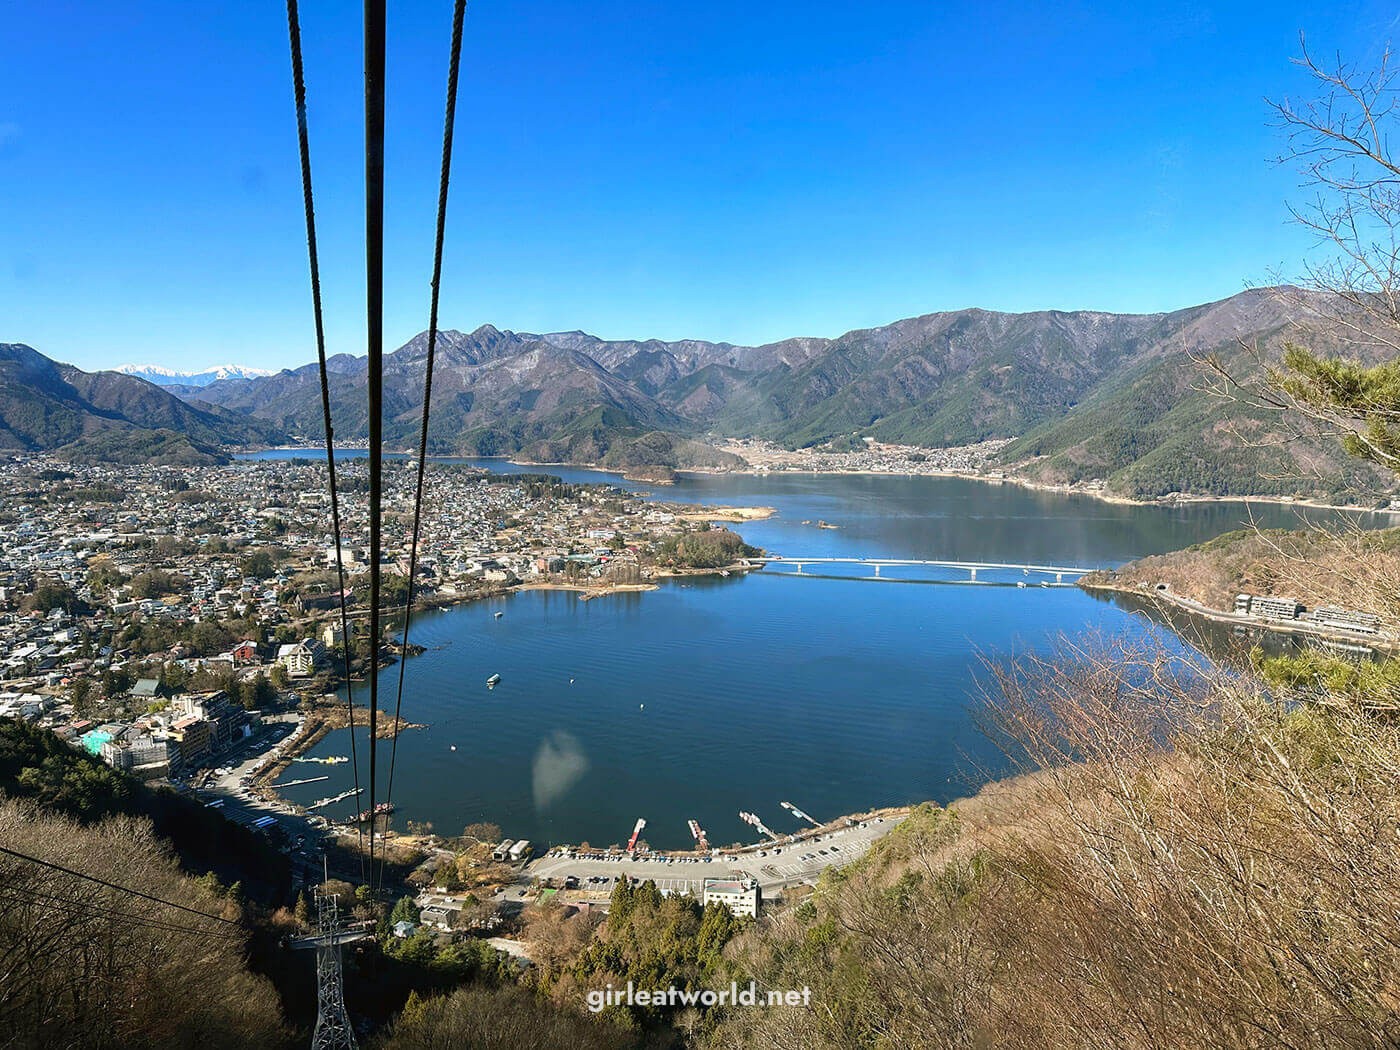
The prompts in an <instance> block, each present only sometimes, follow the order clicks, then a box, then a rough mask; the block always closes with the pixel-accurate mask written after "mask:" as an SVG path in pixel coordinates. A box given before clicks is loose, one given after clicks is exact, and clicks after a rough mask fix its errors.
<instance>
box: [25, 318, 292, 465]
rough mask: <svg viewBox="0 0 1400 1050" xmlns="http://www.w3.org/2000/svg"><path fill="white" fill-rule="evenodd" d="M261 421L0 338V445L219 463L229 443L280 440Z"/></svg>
mask: <svg viewBox="0 0 1400 1050" xmlns="http://www.w3.org/2000/svg"><path fill="white" fill-rule="evenodd" d="M285 438H286V435H285V434H284V433H283V432H281V431H279V430H278V429H277V428H276V427H274V426H271V425H269V424H267V423H265V422H263V421H261V420H258V419H255V418H252V417H250V416H245V415H241V414H236V413H232V412H229V411H227V410H225V409H222V408H217V407H215V406H213V405H207V404H206V405H196V404H192V403H189V402H186V401H182V400H181V399H180V398H178V397H176V396H174V395H173V394H171V393H168V392H167V391H165V390H162V389H161V388H160V387H158V386H156V385H154V384H152V383H148V382H146V381H145V380H144V379H137V378H135V377H133V376H128V375H122V374H121V373H119V372H84V371H83V370H82V369H79V368H74V367H73V366H72V365H65V364H59V363H58V362H56V361H51V360H50V359H49V358H47V357H45V356H44V355H43V354H41V353H39V352H38V351H37V350H35V349H34V348H33V347H29V346H25V345H24V344H23V343H0V448H6V449H14V450H18V451H26V452H33V451H56V452H59V453H61V454H62V455H64V456H66V457H68V458H71V459H75V460H87V461H100V462H111V463H178V464H209V463H220V462H223V461H225V460H227V458H228V454H227V450H228V448H229V447H230V446H233V445H247V444H262V443H267V442H278V441H282V440H285Z"/></svg>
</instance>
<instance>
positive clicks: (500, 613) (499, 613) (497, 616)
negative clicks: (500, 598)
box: [494, 612, 505, 620]
mask: <svg viewBox="0 0 1400 1050" xmlns="http://www.w3.org/2000/svg"><path fill="white" fill-rule="evenodd" d="M494 615H495V617H496V619H498V620H499V619H500V618H501V617H502V616H504V615H505V613H503V612H498V613H495V614H494Z"/></svg>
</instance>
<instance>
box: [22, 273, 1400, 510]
mask: <svg viewBox="0 0 1400 1050" xmlns="http://www.w3.org/2000/svg"><path fill="white" fill-rule="evenodd" d="M1300 304H1301V305H1300ZM1320 317H1321V315H1320V314H1319V313H1318V312H1317V311H1316V310H1315V309H1313V307H1312V306H1311V305H1309V301H1308V300H1307V299H1306V298H1300V297H1299V296H1298V295H1296V294H1290V295H1288V296H1283V295H1280V294H1278V290H1276V289H1257V290H1251V291H1246V292H1242V293H1240V294H1238V295H1235V296H1232V297H1231V298H1229V299H1225V300H1221V301H1219V302H1214V303H1207V304H1203V305H1200V306H1193V307H1189V308H1186V309H1183V310H1177V311H1173V312H1169V313H1156V314H1111V313H1102V312H1095V311H1055V310H1047V311H1037V312H1033V313H1019V314H1013V313H999V312H995V311H989V310H980V309H968V310H956V311H945V312H940V313H933V314H926V315H924V316H921V317H914V318H909V319H906V320H902V321H896V322H894V323H893V324H889V325H884V326H882V327H878V328H870V329H861V330H857V331H852V332H848V333H846V334H845V335H842V336H839V337H837V338H834V339H825V338H795V339H787V340H783V341H781V342H776V343H768V344H764V345H761V346H739V345H735V344H730V343H714V342H707V341H702V340H681V341H675V342H665V341H661V340H655V339H652V340H642V341H637V340H606V339H601V338H598V337H596V336H592V335H588V334H586V333H584V332H579V331H574V332H552V333H546V334H532V333H527V332H512V331H504V330H500V329H497V328H495V327H493V326H491V325H484V326H482V327H480V328H477V329H476V330H475V331H472V332H460V331H453V330H447V331H443V332H441V333H440V334H439V342H438V351H437V359H436V371H435V374H434V383H433V404H432V419H431V429H430V434H429V438H430V448H431V451H433V452H435V453H440V454H446V453H451V454H463V455H473V454H475V455H512V456H515V457H518V458H522V459H529V460H533V461H536V462H572V463H586V464H596V465H601V466H605V467H610V468H614V469H619V470H626V471H633V472H637V471H661V472H665V471H668V470H671V469H676V468H717V469H724V468H729V467H739V466H742V465H743V464H742V461H740V460H739V459H738V458H737V457H735V456H733V455H731V454H730V453H728V452H724V451H721V450H720V449H719V448H717V447H716V442H717V440H718V439H723V438H731V437H745V438H761V439H766V440H770V441H774V442H777V443H780V444H783V445H786V446H788V447H809V446H826V445H831V446H832V447H838V448H844V447H851V446H852V445H853V444H854V443H856V442H858V441H859V440H860V439H861V438H864V437H871V438H874V439H876V440H878V441H883V442H890V443H898V444H908V445H919V446H928V447H945V446H954V445H964V444H970V443H973V442H978V441H982V440H985V439H988V438H1011V439H1014V440H1013V441H1012V442H1011V443H1010V444H1009V445H1008V446H1007V447H1006V448H1005V449H1003V450H1002V452H1001V453H1000V457H1001V460H1002V462H1003V464H1004V465H1005V466H1006V467H1007V469H1008V470H1010V471H1012V472H1013V473H1015V474H1018V475H1020V476H1024V477H1027V478H1029V479H1032V480H1036V481H1040V482H1045V483H1055V484H1074V483H1085V482H1102V483H1103V484H1104V485H1105V486H1106V487H1107V488H1108V490H1109V491H1111V492H1116V493H1119V494H1122V495H1125V496H1129V497H1138V498H1151V497H1159V496H1163V495H1166V494H1168V493H1171V492H1187V493H1199V494H1213V495H1307V496H1327V497H1330V498H1333V499H1336V498H1344V497H1347V496H1364V497H1366V498H1370V497H1373V496H1374V495H1375V494H1376V493H1378V492H1380V491H1382V490H1383V489H1385V488H1386V485H1387V480H1388V479H1386V478H1384V477H1383V476H1382V475H1380V474H1379V473H1378V472H1376V471H1374V470H1372V469H1371V468H1369V467H1367V466H1366V465H1364V464H1358V463H1355V462H1352V461H1349V460H1347V459H1346V457H1345V456H1343V455H1342V454H1341V453H1340V451H1338V450H1336V449H1334V448H1332V447H1331V446H1330V445H1328V444H1326V443H1316V442H1314V443H1292V444H1287V445H1283V444H1279V443H1277V442H1273V441H1270V440H1267V439H1265V438H1263V435H1265V434H1266V433H1267V432H1268V430H1269V429H1270V427H1271V425H1272V424H1271V421H1270V420H1269V419H1268V418H1267V416H1265V415H1264V414H1263V413H1260V412H1257V411H1251V410H1248V409H1246V408H1244V407H1242V406H1241V405H1240V404H1238V403H1231V402H1225V401H1222V400H1220V399H1219V398H1217V397H1216V396H1214V395H1212V394H1210V393H1208V392H1206V391H1205V390H1203V389H1202V385H1203V384H1202V374H1201V372H1200V369H1199V368H1198V367H1197V366H1196V364H1195V359H1198V358H1199V357H1200V356H1201V355H1204V354H1214V355H1217V356H1218V357H1219V358H1221V359H1222V360H1223V361H1225V362H1226V363H1228V364H1229V365H1230V366H1231V367H1233V368H1235V369H1237V370H1238V371H1240V372H1242V373H1246V374H1250V373H1252V374H1256V375H1257V374H1258V362H1257V360H1256V359H1255V357H1254V355H1253V354H1252V353H1251V352H1250V351H1249V350H1247V349H1246V348H1247V347H1256V348H1258V349H1260V350H1262V351H1263V352H1264V353H1265V354H1266V355H1267V354H1270V353H1276V352H1277V351H1278V350H1279V349H1281V347H1282V345H1283V344H1284V343H1285V342H1287V341H1288V340H1290V339H1292V340H1298V339H1300V338H1306V339H1307V341H1308V343H1309V345H1311V346H1313V347H1314V348H1315V349H1318V350H1320V351H1324V352H1340V351H1341V350H1342V349H1343V348H1342V347H1341V345H1340V342H1339V340H1338V339H1337V338H1336V337H1335V336H1329V335H1327V334H1325V333H1326V332H1327V331H1328V330H1327V328H1326V326H1325V325H1321V324H1313V325H1312V327H1313V328H1315V329H1316V330H1317V331H1319V332H1323V333H1324V334H1323V335H1317V334H1313V335H1310V336H1307V337H1304V336H1302V335H1301V334H1300V328H1299V324H1300V323H1302V324H1307V323H1308V322H1317V321H1319V320H1320ZM426 345H427V337H426V333H424V334H420V335H418V336H416V337H414V338H413V339H411V340H410V341H409V342H408V343H406V344H405V345H404V346H402V347H400V348H399V349H398V350H396V351H395V352H393V353H392V354H388V355H386V358H385V366H384V369H385V372H384V404H385V438H386V441H387V442H389V443H390V444H391V445H392V446H396V447H400V448H408V447H412V446H413V445H414V444H416V439H417V429H418V426H419V411H420V401H421V396H422V394H421V390H422V381H423V366H424V358H425V355H426ZM366 371H367V366H366V360H365V359H364V358H362V357H352V356H349V355H344V354H342V355H337V356H335V357H332V358H331V359H330V360H329V361H328V374H329V382H330V388H331V396H332V402H333V406H334V412H335V420H336V433H337V440H340V441H353V440H358V439H363V438H364V437H365V436H366V434H367V410H366V408H365V405H364V397H365V380H366ZM123 378H127V377H123ZM130 381H133V382H135V381H136V380H130ZM162 392H163V393H166V394H170V395H176V396H178V397H179V398H181V399H183V400H184V401H185V402H186V403H187V405H188V406H189V407H190V409H191V410H192V411H194V412H196V413H201V414H203V415H201V416H200V417H199V418H200V419H202V420H205V419H207V420H211V421H217V423H218V425H219V426H224V427H227V426H231V425H232V424H233V423H234V422H236V421H242V422H243V423H244V424H246V425H247V427H249V428H250V432H251V430H256V429H258V428H262V429H263V432H267V433H277V434H283V435H287V436H290V437H291V438H293V439H296V440H304V441H307V442H317V441H319V440H320V435H321V408H320V379H319V370H318V368H317V367H316V366H315V365H314V364H308V365H303V366H301V367H299V368H294V369H284V370H283V371H280V372H277V373H275V374H272V375H263V376H229V377H226V378H221V379H216V380H214V381H212V382H209V383H207V384H205V385H196V384H194V383H188V382H186V383H182V384H171V385H168V386H166V387H165V388H164V390H163V391H162ZM0 418H3V416H0ZM211 425H212V423H206V424H205V427H206V429H205V430H204V431H203V433H204V434H205V435H206V436H205V437H204V438H202V440H207V435H208V433H209V430H208V427H209V426H211ZM238 440H239V442H240V443H242V442H243V441H246V440H247V437H246V435H245V436H244V437H242V438H239V439H238Z"/></svg>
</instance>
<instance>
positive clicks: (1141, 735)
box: [709, 646, 1400, 1050]
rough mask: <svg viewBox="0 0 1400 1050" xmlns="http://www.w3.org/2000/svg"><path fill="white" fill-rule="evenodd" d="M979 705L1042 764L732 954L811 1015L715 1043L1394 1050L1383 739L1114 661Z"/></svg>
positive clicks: (1392, 900)
mask: <svg viewBox="0 0 1400 1050" xmlns="http://www.w3.org/2000/svg"><path fill="white" fill-rule="evenodd" d="M991 692H992V694H993V695H994V698H995V699H994V706H992V708H991V709H990V717H991V720H992V722H993V723H994V729H995V731H997V732H998V733H1000V734H1004V739H1005V740H1006V741H1007V743H1008V746H1009V748H1010V750H1012V751H1013V753H1015V754H1017V755H1019V756H1020V757H1021V759H1022V760H1023V761H1024V762H1025V763H1026V764H1027V765H1028V767H1033V768H1035V769H1036V770H1037V772H1035V774H1034V775H1031V776H1027V777H1025V778H1022V779H1020V780H1018V781H1013V782H1011V783H1009V784H1004V785H999V786H997V787H996V789H995V790H996V794H995V795H992V796H983V797H981V798H979V799H975V800H972V801H971V802H969V803H960V804H955V805H953V806H952V807H950V808H949V809H948V810H940V809H937V808H936V807H932V806H928V807H921V809H920V810H918V811H916V813H915V814H914V815H913V816H912V817H911V818H910V819H909V820H908V821H907V822H906V823H905V825H903V826H901V827H900V828H898V829H896V831H895V832H894V833H892V834H891V835H890V836H889V837H888V839H887V840H886V841H885V843H883V844H882V845H881V846H880V847H878V848H877V849H876V850H875V851H874V852H873V853H872V854H871V855H870V856H869V857H868V858H867V859H866V860H865V861H864V862H862V863H860V864H858V865H855V866H853V867H852V868H851V869H848V870H847V872H846V873H845V874H843V875H841V876H838V877H837V878H835V879H832V880H830V881H828V882H825V883H824V884H823V885H822V887H821V888H820V890H819V892H818V893H817V894H816V895H815V897H814V899H813V900H812V901H811V902H809V903H806V904H804V905H800V906H798V907H797V908H795V909H793V910H792V911H791V912H789V913H787V914H785V915H783V916H781V917H779V918H778V919H776V920H775V921H774V922H773V923H772V925H771V926H770V927H769V928H768V929H766V930H764V931H761V932H760V933H756V934H754V935H750V936H749V937H748V938H747V939H746V941H745V942H743V943H742V944H741V946H740V949H739V951H738V953H737V959H738V961H739V963H740V964H741V965H742V966H743V967H744V968H746V969H747V970H748V971H749V972H751V973H752V974H753V975H754V977H755V978H756V979H757V980H758V981H759V982H760V983H761V984H764V985H766V986H767V987H772V988H787V987H793V986H797V987H801V986H802V985H804V984H805V985H809V986H810V987H811V988H812V1002H813V1005H812V1007H811V1008H810V1009H792V1010H789V1009H782V1010H778V1009H769V1010H746V1011H735V1012H732V1013H731V1014H730V1015H729V1016H728V1017H727V1018H726V1019H725V1020H724V1022H723V1023H722V1024H721V1026H720V1027H719V1028H718V1030H717V1031H715V1032H713V1033H712V1035H711V1038H710V1043H709V1045H710V1046H712V1047H715V1048H719V1047H726V1048H729V1047H754V1048H764V1050H796V1048H799V1047H828V1046H840V1047H853V1048H854V1047H872V1048H873V1047H880V1048H909V1050H915V1048H924V1047H959V1048H964V1047H965V1048H972V1047H1013V1048H1018V1047H1024V1048H1027V1050H1030V1048H1036V1050H1040V1048H1046V1047H1105V1048H1106V1047H1115V1048H1139V1047H1141V1048H1149V1047H1151V1048H1168V1047H1170V1048H1177V1047H1202V1048H1212V1047H1219V1048H1226V1047H1228V1048H1242V1047H1251V1048H1253V1047H1258V1048H1261V1050H1262V1048H1265V1047H1268V1048H1274V1047H1298V1048H1302V1047H1396V1046H1400V976H1398V974H1400V969H1397V966H1400V914H1397V901H1400V850H1397V829H1398V828H1400V726H1397V725H1396V724H1395V723H1394V721H1393V720H1387V719H1382V718H1376V717H1373V716H1369V715H1366V714H1360V713H1351V712H1345V711H1338V710H1323V709H1319V708H1300V709H1297V710H1292V711H1290V710H1288V709H1286V708H1284V707H1282V706H1280V705H1278V704H1277V703H1275V702H1273V700H1272V699H1270V698H1267V697H1264V696H1262V695H1261V694H1260V693H1259V692H1258V691H1257V690H1256V689H1255V688H1254V687H1253V686H1252V685H1250V684H1247V683H1241V682H1240V681H1238V680H1234V681H1231V680H1227V679H1223V678H1215V677H1208V676H1206V675H1204V674H1202V673H1199V672H1198V670H1197V669H1195V668H1191V667H1187V666H1184V665H1183V664H1181V663H1180V662H1179V661H1178V660H1175V659H1173V658H1171V657H1169V656H1167V655H1166V654H1163V653H1157V652H1151V651H1147V650H1141V651H1128V650H1126V649H1124V648H1123V647H1121V646H1119V647H1116V648H1114V649H1111V650H1110V651H1107V652H1092V651H1087V650H1084V649H1071V650H1069V651H1066V652H1064V653H1061V654H1059V655H1058V657H1057V658H1056V660H1055V661H1054V662H1053V663H1051V662H1041V661H1032V662H1029V663H1021V664H1018V665H1015V666H1012V667H1008V668H1004V669H1001V670H999V671H997V672H996V685H995V688H994V689H993V690H991Z"/></svg>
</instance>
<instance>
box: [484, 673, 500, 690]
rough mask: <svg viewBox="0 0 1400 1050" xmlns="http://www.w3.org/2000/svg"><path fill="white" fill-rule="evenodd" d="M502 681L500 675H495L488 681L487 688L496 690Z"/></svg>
mask: <svg viewBox="0 0 1400 1050" xmlns="http://www.w3.org/2000/svg"><path fill="white" fill-rule="evenodd" d="M500 680H501V676H500V675H498V674H493V675H492V676H491V677H490V678H488V679H486V688H487V689H495V688H496V685H497V684H498V683H499V682H500Z"/></svg>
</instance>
